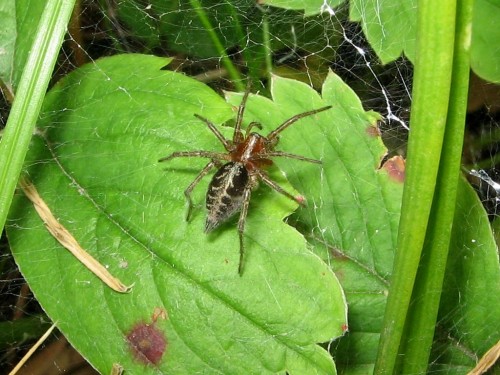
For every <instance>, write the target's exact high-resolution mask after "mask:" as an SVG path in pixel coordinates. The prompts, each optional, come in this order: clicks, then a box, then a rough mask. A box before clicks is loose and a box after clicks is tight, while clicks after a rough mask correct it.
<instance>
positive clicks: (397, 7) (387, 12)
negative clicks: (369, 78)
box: [350, 0, 417, 64]
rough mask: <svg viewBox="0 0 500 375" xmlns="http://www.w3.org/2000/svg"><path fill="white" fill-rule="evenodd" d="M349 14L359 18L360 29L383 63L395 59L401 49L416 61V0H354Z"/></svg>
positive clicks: (357, 19) (354, 19) (351, 16)
mask: <svg viewBox="0 0 500 375" xmlns="http://www.w3.org/2000/svg"><path fill="white" fill-rule="evenodd" d="M350 18H351V20H352V21H358V22H361V26H362V28H363V32H364V34H365V36H366V38H367V39H368V42H369V43H370V46H371V47H372V48H373V50H374V51H375V53H376V54H377V56H378V57H379V58H380V60H381V61H382V64H388V63H390V62H391V61H394V60H396V59H397V58H399V57H400V56H401V54H402V53H403V52H404V54H405V56H406V57H408V59H410V60H411V61H415V47H416V44H415V43H416V37H417V36H416V32H417V1H416V0H402V1H382V2H380V1H367V0H354V1H352V2H351V4H350Z"/></svg>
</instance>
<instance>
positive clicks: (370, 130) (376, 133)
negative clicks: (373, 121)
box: [366, 125, 381, 138]
mask: <svg viewBox="0 0 500 375" xmlns="http://www.w3.org/2000/svg"><path fill="white" fill-rule="evenodd" d="M366 134H368V135H369V136H371V137H373V138H377V137H380V136H381V133H380V129H379V128H378V126H377V125H372V126H369V127H367V128H366Z"/></svg>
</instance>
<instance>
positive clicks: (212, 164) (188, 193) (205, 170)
mask: <svg viewBox="0 0 500 375" xmlns="http://www.w3.org/2000/svg"><path fill="white" fill-rule="evenodd" d="M217 164H218V163H217V162H216V161H215V160H211V161H210V162H209V163H208V164H207V165H205V167H204V168H203V169H202V170H201V171H200V173H198V175H197V176H196V178H195V179H194V180H193V182H191V183H190V184H189V186H188V187H187V188H186V190H184V195H185V197H186V200H187V202H188V211H187V214H186V221H189V219H190V218H191V211H192V209H193V200H192V199H191V193H192V192H193V189H194V188H195V187H196V185H198V183H199V182H200V181H201V179H202V178H203V177H205V176H206V175H207V174H208V172H210V171H211V170H212V168H213V167H215V166H216V165H217Z"/></svg>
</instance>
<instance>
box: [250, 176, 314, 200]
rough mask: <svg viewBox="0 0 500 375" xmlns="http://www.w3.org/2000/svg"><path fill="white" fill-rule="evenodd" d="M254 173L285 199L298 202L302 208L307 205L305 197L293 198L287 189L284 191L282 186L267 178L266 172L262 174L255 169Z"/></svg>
mask: <svg viewBox="0 0 500 375" xmlns="http://www.w3.org/2000/svg"><path fill="white" fill-rule="evenodd" d="M254 173H256V174H257V176H259V178H260V179H261V180H262V181H263V182H264V183H265V184H266V185H267V186H269V187H270V188H271V189H273V190H274V191H277V192H278V193H280V194H282V195H284V196H285V197H287V198H289V199H291V200H293V201H295V202H297V203H298V204H300V205H301V206H305V203H304V198H303V197H300V198H299V197H295V196H293V195H292V194H290V193H289V192H288V191H286V190H285V189H283V188H282V187H281V186H279V185H278V184H277V183H276V182H274V181H273V180H271V179H270V178H269V176H267V175H266V174H265V173H264V172H262V171H261V170H259V169H255V170H254Z"/></svg>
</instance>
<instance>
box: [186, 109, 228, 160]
mask: <svg viewBox="0 0 500 375" xmlns="http://www.w3.org/2000/svg"><path fill="white" fill-rule="evenodd" d="M194 115H195V116H196V118H198V119H200V120H201V121H203V122H204V123H205V124H207V126H208V128H209V129H210V130H211V131H212V133H214V134H215V136H216V137H217V139H218V140H219V141H220V143H222V144H223V145H224V147H225V149H226V150H227V151H231V150H232V145H231V143H230V142H229V141H228V140H227V139H226V138H224V136H223V135H222V133H221V132H220V131H219V130H218V129H217V128H216V127H215V125H214V124H213V122H211V121H210V120H208V119H206V118H205V117H203V116H200V115H197V114H196V113H195V114H194Z"/></svg>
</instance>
